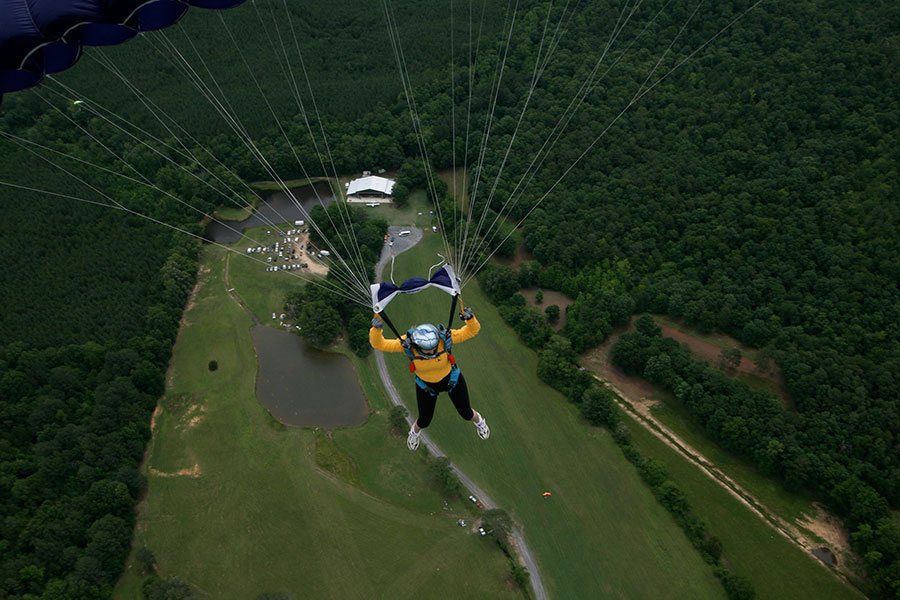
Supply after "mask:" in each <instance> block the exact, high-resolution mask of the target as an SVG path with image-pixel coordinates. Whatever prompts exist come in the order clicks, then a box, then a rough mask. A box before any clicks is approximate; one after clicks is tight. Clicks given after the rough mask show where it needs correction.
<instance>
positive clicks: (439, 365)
mask: <svg viewBox="0 0 900 600" xmlns="http://www.w3.org/2000/svg"><path fill="white" fill-rule="evenodd" d="M480 330H481V323H479V322H478V319H476V318H475V317H474V316H473V317H472V318H471V319H469V320H468V321H466V324H465V325H463V326H462V327H461V328H460V329H453V330H451V331H450V335H451V338H450V339H452V340H453V345H454V346H455V345H456V344H458V343H460V342H464V341H466V340H468V339H471V338H473V337H475V334H476V333H478V332H479V331H480ZM405 339H406V335H402V336H400V339H399V340H386V339H384V332H382V331H381V330H380V329H376V328H375V327H372V328H371V329H370V330H369V343H370V344H372V347H373V348H375V349H376V350H381V351H382V352H403V346H402V345H401V344H400V340H405ZM443 350H444V342H443V340H441V341H440V342H439V343H438V352H443ZM413 354H414V355H416V356H420V355H419V354H418V353H417V352H416V351H415V348H414V349H413ZM413 363H414V364H415V365H416V375H418V376H419V378H420V379H421V380H422V381H427V382H428V383H437V382H438V381H440V380H441V379H443V378H444V377H446V376H447V375H448V374H449V373H450V368H451V365H450V359H449V357H448V356H447V355H446V354H441V355H440V356H438V357H437V358H430V359H425V358H416V359H415V360H414V361H413Z"/></svg>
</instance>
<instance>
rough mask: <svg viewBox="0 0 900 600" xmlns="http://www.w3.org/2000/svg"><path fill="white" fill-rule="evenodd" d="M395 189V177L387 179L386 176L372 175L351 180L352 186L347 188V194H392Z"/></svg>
mask: <svg viewBox="0 0 900 600" xmlns="http://www.w3.org/2000/svg"><path fill="white" fill-rule="evenodd" d="M393 189H394V180H393V179H386V178H384V177H378V176H376V175H371V176H369V177H362V178H360V179H354V180H353V181H351V182H350V186H349V187H348V188H347V195H348V196H355V195H380V196H390V195H391V191H392V190H393Z"/></svg>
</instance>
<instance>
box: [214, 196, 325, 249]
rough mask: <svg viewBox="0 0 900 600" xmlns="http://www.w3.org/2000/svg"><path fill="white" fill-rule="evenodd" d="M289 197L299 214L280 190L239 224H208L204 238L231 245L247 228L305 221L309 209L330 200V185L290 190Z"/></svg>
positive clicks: (268, 197) (236, 222)
mask: <svg viewBox="0 0 900 600" xmlns="http://www.w3.org/2000/svg"><path fill="white" fill-rule="evenodd" d="M291 193H292V194H293V195H294V198H296V200H297V202H299V203H300V206H302V207H303V208H302V210H301V208H300V207H298V206H297V204H296V203H295V202H294V200H292V199H291V197H290V196H288V195H287V194H286V193H284V192H283V191H281V190H278V191H275V192H270V193H269V194H268V195H267V196H265V197H264V198H263V200H262V202H260V203H259V205H258V206H257V207H256V210H255V211H253V214H252V215H250V217H248V218H247V219H244V220H243V221H220V222H218V223H217V222H215V221H212V222H210V223H209V225H207V226H206V231H205V232H204V237H205V238H206V239H207V240H210V241H213V242H218V243H220V244H231V243H233V242H236V241H238V240H239V239H241V234H240V232H242V231H244V230H245V229H250V228H251V227H259V226H260V225H269V224H271V223H293V222H294V221H298V220H300V219H303V220H309V217H308V216H307V215H308V213H309V211H311V210H312V208H313V206H317V205H320V204H321V205H323V206H328V205H329V204H331V201H332V200H334V193H333V192H332V189H331V184H330V183H328V182H327V181H317V182H316V183H314V184H312V185H304V186H303V187H298V188H291Z"/></svg>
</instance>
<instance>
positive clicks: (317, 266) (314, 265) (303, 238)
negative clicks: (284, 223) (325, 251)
mask: <svg viewBox="0 0 900 600" xmlns="http://www.w3.org/2000/svg"><path fill="white" fill-rule="evenodd" d="M292 237H295V238H300V241H298V242H291V243H292V244H293V245H294V249H295V250H296V251H297V256H299V257H300V260H301V262H305V263H306V264H308V265H309V267H307V269H306V270H307V271H309V272H310V273H312V274H313V275H321V276H322V277H325V276H326V275H328V267H327V266H326V265H324V264H322V263H321V262H319V259H318V258H313V257H312V256H310V254H308V253H307V252H306V251H307V250H308V249H309V234H308V233H303V234H300V235H299V236H292ZM300 246H303V248H302V249H301V248H300Z"/></svg>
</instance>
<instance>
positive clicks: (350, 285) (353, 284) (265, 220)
mask: <svg viewBox="0 0 900 600" xmlns="http://www.w3.org/2000/svg"><path fill="white" fill-rule="evenodd" d="M201 61H202V58H201ZM170 62H171V61H170ZM185 62H186V61H185ZM183 72H185V70H183ZM188 77H189V79H190V76H189V75H188ZM193 83H194V85H195V86H197V87H198V89H200V91H201V93H204V90H203V88H202V87H200V86H199V85H198V84H197V82H196V81H193ZM205 95H206V94H205ZM207 98H208V99H209V96H208V95H207ZM210 101H211V100H210ZM226 101H227V100H226ZM211 102H212V101H211ZM214 106H215V104H214ZM220 114H222V113H221V111H220ZM224 116H225V115H223V118H224ZM226 122H228V121H227V119H226ZM232 128H233V129H234V127H232ZM245 145H246V141H245ZM207 152H208V153H209V154H210V155H212V153H211V152H209V151H208V150H207ZM251 152H252V150H251ZM198 162H199V161H198ZM201 164H202V163H201ZM220 164H221V163H220ZM261 164H263V163H261ZM264 166H265V164H264ZM245 185H246V184H245ZM247 187H248V189H250V188H249V186H247ZM254 194H255V192H254ZM288 194H289V197H292V196H291V195H290V193H288ZM257 197H259V196H258V195H257ZM247 206H249V204H247ZM276 214H278V216H279V217H280V218H281V219H282V220H283V221H287V219H286V218H285V217H284V216H283V215H281V214H280V213H278V212H277V211H276ZM217 222H218V221H217ZM264 222H267V223H268V224H269V225H270V226H272V227H274V228H275V229H276V230H278V231H280V232H281V233H284V231H283V230H281V228H280V227H278V226H277V225H276V224H274V223H273V222H272V221H271V220H269V219H264ZM225 226H226V227H227V228H228V229H231V230H232V231H235V232H236V233H238V234H239V235H241V236H242V237H246V236H245V235H244V234H243V233H242V232H239V231H237V230H234V229H233V228H231V227H230V226H228V225H225ZM326 241H327V240H326ZM256 243H260V242H258V241H256ZM335 254H336V255H337V253H335ZM335 277H338V272H336V273H335ZM344 284H345V285H347V286H348V287H349V288H353V287H355V286H356V283H355V282H352V283H351V282H350V281H349V280H346V281H344ZM360 295H361V296H362V295H363V293H362V289H361V286H360Z"/></svg>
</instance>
